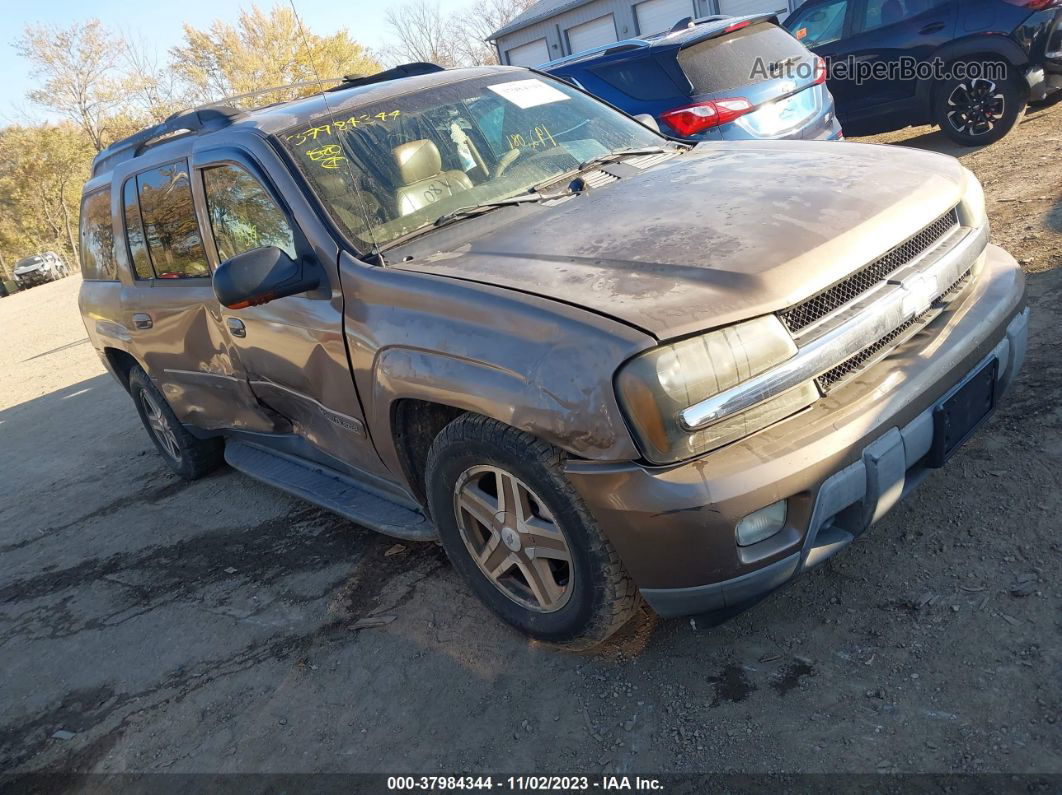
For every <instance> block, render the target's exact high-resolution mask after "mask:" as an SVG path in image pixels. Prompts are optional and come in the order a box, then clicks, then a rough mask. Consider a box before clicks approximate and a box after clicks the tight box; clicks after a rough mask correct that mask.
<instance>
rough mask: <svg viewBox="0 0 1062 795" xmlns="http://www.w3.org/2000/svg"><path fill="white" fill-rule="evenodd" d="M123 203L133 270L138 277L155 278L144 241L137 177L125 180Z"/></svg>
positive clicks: (126, 234)
mask: <svg viewBox="0 0 1062 795" xmlns="http://www.w3.org/2000/svg"><path fill="white" fill-rule="evenodd" d="M122 203H123V204H124V205H125V240H126V243H127V244H128V245H129V257H130V259H132V261H133V272H134V273H136V278H138V279H153V278H155V271H153V270H152V269H151V259H150V258H149V257H148V251H147V245H145V243H144V224H143V222H142V221H141V220H140V204H139V202H137V200H136V177H130V178H129V179H127V180H126V181H125V188H123V190H122Z"/></svg>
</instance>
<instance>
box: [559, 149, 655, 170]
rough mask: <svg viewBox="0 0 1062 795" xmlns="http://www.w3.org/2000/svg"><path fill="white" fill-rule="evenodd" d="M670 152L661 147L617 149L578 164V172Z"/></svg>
mask: <svg viewBox="0 0 1062 795" xmlns="http://www.w3.org/2000/svg"><path fill="white" fill-rule="evenodd" d="M670 151H671V150H670V149H666V148H664V147H663V146H634V147H630V148H629V149H617V150H616V151H614V152H606V153H605V154H603V155H598V156H597V157H591V158H590V159H589V160H584V161H583V162H582V163H580V164H579V169H578V170H579V171H586V170H587V169H588V168H590V167H592V166H604V165H607V164H608V163H615V162H616V161H617V160H621V159H623V158H624V157H635V156H637V155H662V154H664V153H665V152H670Z"/></svg>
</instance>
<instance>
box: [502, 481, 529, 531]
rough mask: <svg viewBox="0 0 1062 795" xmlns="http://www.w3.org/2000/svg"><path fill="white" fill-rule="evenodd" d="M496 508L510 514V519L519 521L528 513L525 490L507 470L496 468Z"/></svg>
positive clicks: (515, 521)
mask: <svg viewBox="0 0 1062 795" xmlns="http://www.w3.org/2000/svg"><path fill="white" fill-rule="evenodd" d="M497 482H498V509H499V510H501V511H505V512H506V513H510V514H512V521H513V522H514V523H519V522H522V521H523V520H524V517H526V516H528V515H529V513H530V512H529V511H528V510H527V492H526V491H525V490H524V489H523V488H522V487H521V486H520V483H519V482H518V481H517V479H516V478H514V477H513V476H512V475H510V474H509V473H508V472H502V471H501V470H498V475H497Z"/></svg>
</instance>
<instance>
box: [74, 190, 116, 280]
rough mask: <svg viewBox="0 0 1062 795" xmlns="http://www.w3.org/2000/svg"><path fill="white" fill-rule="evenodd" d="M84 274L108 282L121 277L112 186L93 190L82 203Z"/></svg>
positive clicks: (82, 273) (82, 271)
mask: <svg viewBox="0 0 1062 795" xmlns="http://www.w3.org/2000/svg"><path fill="white" fill-rule="evenodd" d="M81 275H82V278H85V279H99V280H104V281H114V280H116V279H117V278H118V264H117V262H115V259H114V227H112V226H111V190H110V188H106V189H104V190H100V191H96V192H95V193H90V194H89V195H88V196H86V197H85V200H84V201H83V202H82V203H81Z"/></svg>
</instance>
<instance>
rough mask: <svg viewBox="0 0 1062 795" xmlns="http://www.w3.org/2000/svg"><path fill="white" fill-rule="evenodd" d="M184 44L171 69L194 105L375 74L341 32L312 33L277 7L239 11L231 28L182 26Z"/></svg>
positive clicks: (370, 61) (365, 55)
mask: <svg viewBox="0 0 1062 795" xmlns="http://www.w3.org/2000/svg"><path fill="white" fill-rule="evenodd" d="M184 42H185V43H184V45H183V46H177V47H173V48H171V49H170V61H171V68H172V69H173V70H174V72H175V73H176V74H177V76H178V77H179V78H180V79H182V80H184V81H185V82H186V83H187V84H188V86H189V89H190V92H191V94H192V95H193V97H194V99H195V100H196V101H199V102H210V101H217V100H218V99H221V98H222V97H227V96H234V95H239V94H245V93H249V92H252V91H260V90H261V89H263V88H269V87H272V86H279V85H286V84H290V83H299V82H304V81H309V80H316V79H318V78H321V79H325V78H333V77H338V76H342V75H345V74H372V73H375V72H378V71H380V64H379V63H378V62H377V61H376V59H375V58H373V57H372V55H371V54H370V53H369V52H368V50H366V49H365V47H363V46H362V45H360V44H358V43H357V42H355V41H354V40H353V39H351V38H350V35H349V34H348V33H347V31H346V30H339V31H337V32H335V33H331V34H329V35H326V36H321V35H317V34H314V33H311V32H309V31H307V30H305V29H304V28H302V26H301V25H300V24H299V20H298V19H297V18H296V16H295V14H294V13H293V12H292V10H291V9H290V8H286V7H284V6H279V5H278V6H274V7H273V9H272V10H271V11H269V13H268V14H267V13H265V12H263V11H262V10H261V9H259V8H258V7H257V6H251V8H250V10H244V11H241V12H240V17H239V19H238V20H237V23H236V25H235V26H233V25H229V24H226V23H224V22H221V21H220V20H219V21H215V22H214V23H213V24H212V25H211V26H210V28H209V29H208V30H198V29H196V28H194V27H192V26H191V25H185V26H184ZM313 90H314V89H307V90H304V91H302V92H300V93H301V94H309V93H313ZM296 95H298V94H296ZM291 98H292V93H291V92H282V95H279V96H277V97H276V98H275V99H277V100H279V99H291ZM263 99H267V101H268V100H272V99H273V98H272V97H270V98H263Z"/></svg>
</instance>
